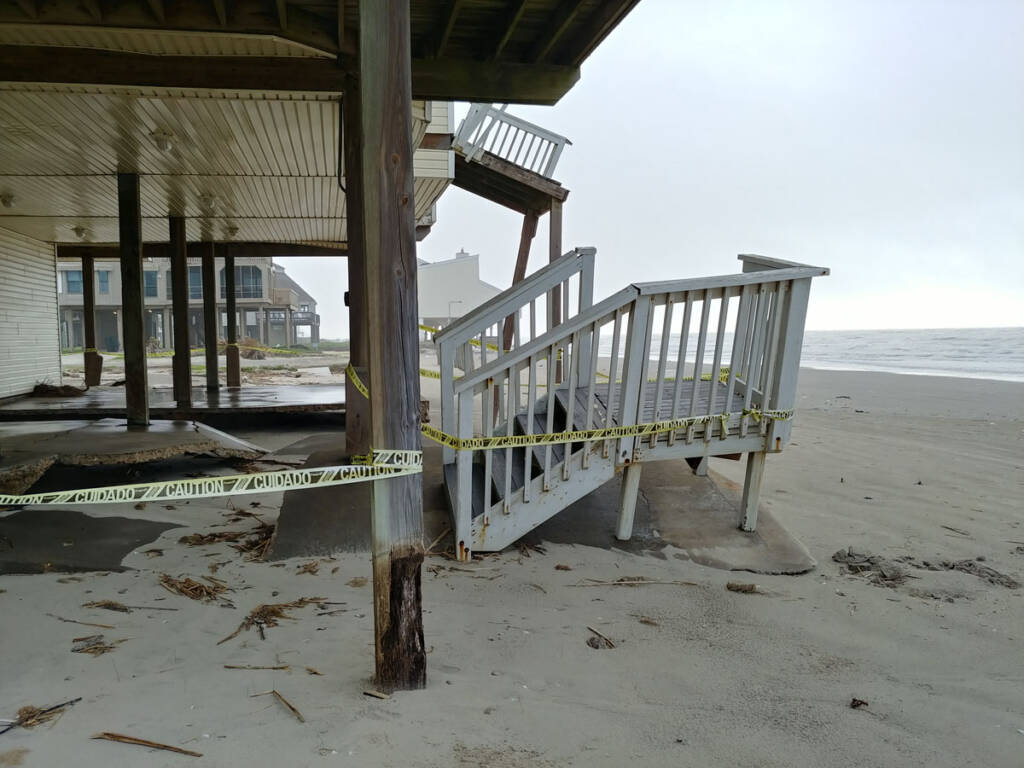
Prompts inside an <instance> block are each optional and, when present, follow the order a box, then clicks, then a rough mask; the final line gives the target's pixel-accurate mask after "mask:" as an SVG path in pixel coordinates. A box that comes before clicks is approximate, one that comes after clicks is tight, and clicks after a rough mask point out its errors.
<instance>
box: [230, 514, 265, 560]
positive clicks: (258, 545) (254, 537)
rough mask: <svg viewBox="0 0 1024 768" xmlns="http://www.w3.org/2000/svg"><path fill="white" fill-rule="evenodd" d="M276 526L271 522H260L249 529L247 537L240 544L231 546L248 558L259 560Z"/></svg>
mask: <svg viewBox="0 0 1024 768" xmlns="http://www.w3.org/2000/svg"><path fill="white" fill-rule="evenodd" d="M275 529H276V526H275V525H274V524H273V523H260V524H259V525H258V526H257V527H256V528H254V529H253V530H251V531H249V533H250V534H251V535H250V536H249V538H248V539H246V540H245V541H243V542H242V543H241V544H232V545H231V546H232V547H234V548H235V549H237V550H238V551H239V552H241V553H242V554H244V555H245V556H246V558H247V559H249V560H261V559H263V556H264V555H265V554H267V550H268V549H270V541H271V539H273V537H274V530H275Z"/></svg>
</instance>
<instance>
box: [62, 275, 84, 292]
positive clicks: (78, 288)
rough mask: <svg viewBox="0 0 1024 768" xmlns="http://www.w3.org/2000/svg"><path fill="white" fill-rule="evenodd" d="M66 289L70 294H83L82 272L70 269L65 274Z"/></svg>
mask: <svg viewBox="0 0 1024 768" xmlns="http://www.w3.org/2000/svg"><path fill="white" fill-rule="evenodd" d="M64 289H65V290H66V291H67V292H68V293H81V292H82V270H80V269H69V270H67V271H65V272H64Z"/></svg>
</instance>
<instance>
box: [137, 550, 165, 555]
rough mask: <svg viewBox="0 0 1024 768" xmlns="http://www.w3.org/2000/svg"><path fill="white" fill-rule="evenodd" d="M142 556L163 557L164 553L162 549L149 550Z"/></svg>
mask: <svg viewBox="0 0 1024 768" xmlns="http://www.w3.org/2000/svg"><path fill="white" fill-rule="evenodd" d="M142 554H144V555H145V556H146V557H163V555H164V551H163V550H162V549H147V550H144V551H143V553H142Z"/></svg>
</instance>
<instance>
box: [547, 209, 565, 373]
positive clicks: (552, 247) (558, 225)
mask: <svg viewBox="0 0 1024 768" xmlns="http://www.w3.org/2000/svg"><path fill="white" fill-rule="evenodd" d="M549 216H550V218H551V221H549V222H548V224H550V226H551V230H550V236H549V237H548V262H549V263H550V262H552V261H555V260H556V259H558V257H559V256H561V255H562V204H561V203H560V202H559V201H558V200H552V201H551V213H550V214H549ZM567 298H568V297H567ZM561 322H562V286H559V287H557V288H555V289H554V290H553V291H551V327H552V328H554V327H555V326H556V325H559V324H561ZM555 381H558V382H560V381H562V358H561V357H559V358H558V362H557V363H555Z"/></svg>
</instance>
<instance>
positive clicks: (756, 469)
mask: <svg viewBox="0 0 1024 768" xmlns="http://www.w3.org/2000/svg"><path fill="white" fill-rule="evenodd" d="M764 457H765V453H764V451H756V452H754V453H748V454H747V473H746V478H745V479H744V481H743V495H742V497H741V498H740V530H741V531H753V530H754V529H756V528H757V505H758V502H759V500H760V498H761V479H762V478H763V477H764Z"/></svg>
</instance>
